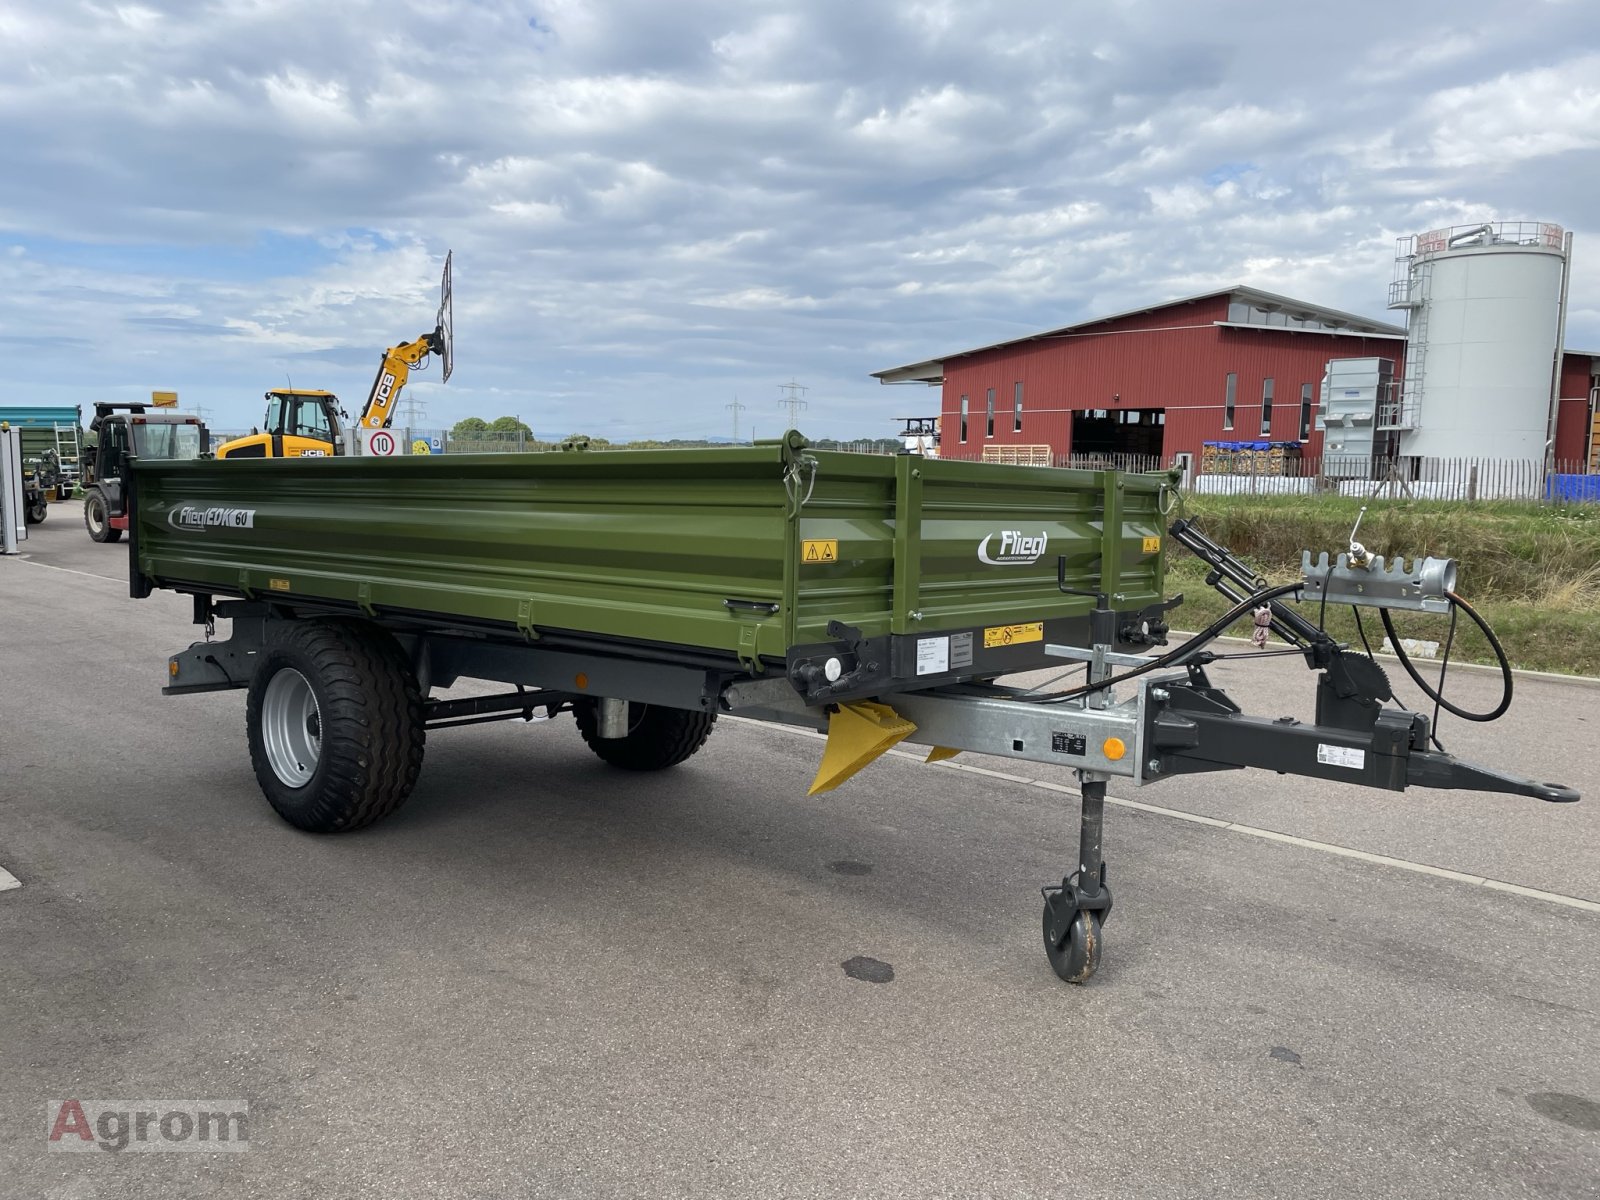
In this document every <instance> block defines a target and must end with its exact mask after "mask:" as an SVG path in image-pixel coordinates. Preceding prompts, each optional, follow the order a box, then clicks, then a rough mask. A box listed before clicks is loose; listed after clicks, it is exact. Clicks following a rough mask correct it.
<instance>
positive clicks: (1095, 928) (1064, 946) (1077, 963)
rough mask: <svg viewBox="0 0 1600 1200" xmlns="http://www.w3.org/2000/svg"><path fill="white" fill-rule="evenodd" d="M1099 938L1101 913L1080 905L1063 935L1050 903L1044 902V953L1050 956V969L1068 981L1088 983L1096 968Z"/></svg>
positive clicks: (1098, 965)
mask: <svg viewBox="0 0 1600 1200" xmlns="http://www.w3.org/2000/svg"><path fill="white" fill-rule="evenodd" d="M1058 939H1059V940H1058ZM1101 941H1102V939H1101V936H1100V914H1098V913H1093V912H1084V911H1083V910H1082V909H1079V910H1078V912H1077V913H1076V915H1074V916H1073V918H1072V924H1071V925H1070V926H1069V927H1068V928H1067V930H1066V936H1065V937H1064V938H1063V937H1062V936H1061V930H1059V929H1058V928H1056V924H1055V921H1054V920H1053V918H1052V915H1051V912H1050V905H1049V904H1048V903H1047V904H1046V905H1045V906H1044V953H1045V957H1046V958H1048V959H1049V960H1050V967H1051V969H1052V970H1054V971H1055V973H1056V974H1057V975H1059V976H1060V977H1061V978H1062V979H1064V980H1066V981H1067V982H1068V983H1087V982H1088V981H1089V977H1090V976H1091V975H1093V974H1094V973H1095V971H1097V970H1099V968H1100V946H1101Z"/></svg>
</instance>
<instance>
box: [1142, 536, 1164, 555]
mask: <svg viewBox="0 0 1600 1200" xmlns="http://www.w3.org/2000/svg"><path fill="white" fill-rule="evenodd" d="M1144 552H1145V553H1146V554H1160V553H1161V539H1160V538H1158V537H1153V538H1145V540H1144Z"/></svg>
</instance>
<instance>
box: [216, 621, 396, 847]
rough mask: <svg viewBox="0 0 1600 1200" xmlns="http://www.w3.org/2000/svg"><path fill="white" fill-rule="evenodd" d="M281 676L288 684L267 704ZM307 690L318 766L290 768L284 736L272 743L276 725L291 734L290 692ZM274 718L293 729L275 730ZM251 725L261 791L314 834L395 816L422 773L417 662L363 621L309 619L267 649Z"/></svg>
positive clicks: (255, 684) (248, 708)
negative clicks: (286, 695)
mask: <svg viewBox="0 0 1600 1200" xmlns="http://www.w3.org/2000/svg"><path fill="white" fill-rule="evenodd" d="M286 673H287V674H286ZM294 674H298V676H299V681H298V682H297V681H295V680H294V679H292V678H291V676H292V675H294ZM279 675H283V676H284V682H283V683H282V684H280V685H279V690H278V691H276V692H274V698H273V699H272V700H269V699H268V692H269V689H272V688H273V680H274V678H276V677H278V676H279ZM302 684H304V685H308V686H309V692H310V697H309V700H308V701H307V702H306V710H307V716H306V721H305V724H306V728H307V729H308V731H311V739H310V741H311V742H312V743H313V744H312V745H310V746H309V753H308V754H306V755H305V756H304V757H309V758H311V759H312V760H313V761H312V762H310V763H305V762H303V761H302V762H299V763H298V764H296V763H293V762H288V763H286V762H285V748H284V742H283V738H282V736H281V733H280V735H279V736H277V737H276V739H274V734H273V732H272V729H271V728H269V726H273V727H274V728H280V729H281V728H287V724H288V723H289V717H288V716H286V715H284V714H285V713H286V712H288V711H289V710H286V709H285V708H284V703H285V702H284V700H283V694H284V693H286V692H287V693H289V694H298V695H301V696H303V695H304V690H303V689H302V687H301V685H302ZM264 710H265V712H266V716H265V717H264V715H263V714H264ZM274 714H278V715H279V716H280V717H281V718H282V719H283V720H284V722H285V723H286V724H285V725H284V726H281V727H279V726H276V725H275V722H274ZM245 722H246V729H247V731H248V733H249V738H250V765H251V766H252V767H253V768H254V769H255V773H256V782H257V783H259V784H260V785H261V791H262V792H263V793H264V794H265V795H266V797H267V801H268V802H269V803H270V804H271V805H272V807H273V808H274V809H276V810H277V813H278V815H279V816H280V817H282V818H283V819H284V820H285V821H287V822H289V824H291V825H293V826H295V827H296V828H297V829H304V830H307V831H308V832H311V833H344V832H346V831H348V830H351V829H360V828H362V827H363V826H365V825H370V824H372V823H373V822H374V821H377V820H379V819H380V818H383V817H386V816H388V815H389V814H390V813H392V812H393V811H394V810H395V809H397V808H399V807H400V806H401V805H402V804H404V803H405V800H406V797H407V796H409V795H410V794H411V789H412V787H413V786H414V785H415V784H416V782H417V774H418V772H420V771H421V770H422V750H423V743H424V740H425V738H426V731H425V730H424V728H423V718H422V693H421V691H420V690H419V689H418V687H417V679H416V676H415V674H413V673H412V670H411V664H410V663H409V662H407V661H406V658H405V655H404V654H403V653H402V652H401V650H400V647H399V645H398V643H396V642H395V640H394V639H393V638H392V637H390V636H389V635H388V634H387V633H385V632H383V631H382V630H381V629H376V628H373V627H372V626H367V625H363V624H361V623H359V622H354V621H336V620H321V621H304V622H301V623H300V624H298V625H296V626H295V627H294V628H293V629H292V630H290V632H289V633H288V634H287V635H286V636H284V637H283V638H282V640H280V641H276V642H274V643H272V644H271V645H269V646H268V647H267V649H266V650H265V651H264V652H263V653H262V656H261V662H260V664H259V665H258V666H257V667H256V670H255V674H254V675H253V676H251V679H250V693H249V697H248V700H247V703H246V705H245ZM269 743H271V744H270V745H269ZM288 758H290V759H293V758H294V755H293V754H292V753H291V754H289V755H288ZM275 761H277V762H278V763H279V764H280V765H279V766H274V762H275ZM297 765H298V767H299V771H300V774H299V775H297V774H296V771H295V767H296V766H297ZM297 780H299V781H298V782H297Z"/></svg>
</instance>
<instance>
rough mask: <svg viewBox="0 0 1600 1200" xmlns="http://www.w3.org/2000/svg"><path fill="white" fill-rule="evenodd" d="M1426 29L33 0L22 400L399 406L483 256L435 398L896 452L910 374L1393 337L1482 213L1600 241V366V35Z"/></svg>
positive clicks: (1544, 10) (2, 192)
mask: <svg viewBox="0 0 1600 1200" xmlns="http://www.w3.org/2000/svg"><path fill="white" fill-rule="evenodd" d="M1393 18H1394V11H1393V8H1392V6H1390V5H1381V4H1376V3H1372V2H1371V0H1359V2H1357V3H1353V4H1351V5H1347V6H1346V8H1345V9H1343V10H1341V12H1340V14H1339V16H1338V19H1337V20H1334V19H1330V17H1329V16H1328V13H1327V10H1325V9H1316V8H1307V7H1305V6H1280V7H1279V8H1277V9H1261V8H1259V7H1257V8H1255V9H1252V10H1250V11H1249V12H1248V13H1244V12H1243V11H1241V12H1240V13H1239V14H1238V15H1237V17H1236V18H1233V19H1229V20H1223V19H1221V18H1219V17H1218V16H1217V15H1216V13H1215V11H1213V10H1211V9H1207V8H1205V6H1194V5H1190V4H1181V3H1178V2H1177V0H1163V2H1156V0H1140V2H1134V0H1128V2H1119V3H1107V4H1102V5H1098V6H1095V7H1094V9H1093V10H1092V13H1089V14H1087V15H1086V13H1085V12H1084V11H1082V10H1080V9H1077V8H1067V7H1063V6H1061V5H1060V4H1059V3H1058V2H1052V0H1020V2H1019V0H1013V2H1010V3H1005V4H1001V3H998V2H997V0H966V2H964V3H954V2H946V0H898V2H886V3H883V4H876V5H866V4H861V3H859V0H851V2H846V0H810V2H808V3H807V4H804V5H801V4H794V3H791V4H783V3H781V2H764V3H758V4H754V5H752V4H750V3H748V0H742V2H738V3H736V2H735V0H690V2H689V3H686V4H681V5H673V6H666V5H660V4H659V3H654V2H652V0H612V2H611V3H608V4H605V5H596V4H592V3H589V2H588V0H531V2H528V3H522V2H516V3H513V2H512V0H428V2H427V3H424V2H423V0H409V2H404V3H399V2H391V0H348V2H347V3H342V4H339V5H328V4H326V3H313V0H163V2H158V0H138V2H136V3H95V4H90V3H84V2H82V0H10V3H8V4H7V5H6V6H5V7H4V9H3V10H0V59H3V61H5V62H6V63H7V64H8V70H7V71H6V72H4V73H0V122H3V123H4V128H6V129H7V130H8V155H7V164H6V166H7V169H6V171H5V172H4V173H3V174H0V244H4V245H6V246H8V247H9V246H15V247H18V248H19V250H20V251H21V252H20V253H15V252H11V251H8V252H7V253H6V254H5V255H0V331H3V332H4V333H5V334H6V335H7V336H10V337H16V336H29V337H30V338H32V339H33V344H32V346H31V348H30V353H28V354H26V355H22V356H13V358H12V360H11V361H12V363H13V370H12V372H11V378H10V379H8V382H7V384H6V385H5V392H6V393H7V394H10V395H14V396H18V397H26V398H50V399H57V400H64V401H66V402H72V401H73V400H77V401H79V402H83V403H87V402H89V401H91V400H92V399H95V398H103V396H104V395H106V394H108V392H115V391H116V390H117V389H125V390H130V391H139V390H141V389H142V390H148V389H149V387H151V386H178V387H179V390H180V392H181V393H182V394H183V395H184V396H185V399H186V400H187V399H189V398H190V397H194V398H196V399H198V400H200V401H202V402H204V403H205V404H207V405H208V406H209V407H211V408H212V409H213V412H214V414H215V415H214V417H213V419H214V420H216V419H218V418H219V417H220V418H221V419H222V423H224V424H226V423H230V422H231V423H233V424H248V423H249V422H250V421H251V420H254V419H255V418H256V413H255V411H254V409H255V406H256V405H257V403H258V399H257V398H258V397H259V395H260V392H261V390H262V388H263V387H264V386H266V385H268V384H270V383H272V382H276V381H277V380H279V379H281V378H282V377H283V376H284V375H285V374H286V373H288V374H292V376H293V377H294V378H295V379H296V380H297V381H303V382H305V383H317V384H321V385H323V386H328V387H331V388H333V389H334V390H336V391H339V392H341V394H344V395H346V396H353V395H359V394H360V393H363V392H364V391H365V388H366V386H367V383H368V382H369V379H370V372H371V367H372V365H373V363H374V362H375V361H376V356H377V354H378V352H379V350H380V349H381V348H382V347H383V346H384V345H386V344H388V343H390V342H393V341H396V340H398V339H401V338H409V337H412V336H415V335H416V334H417V333H419V332H421V330H422V329H423V328H424V327H425V325H426V324H427V322H429V321H430V320H431V318H432V315H433V304H434V295H433V289H434V288H435V286H436V282H437V272H438V264H439V261H440V259H441V258H442V256H443V253H444V250H445V249H446V248H447V247H454V248H455V250H456V275H457V330H458V334H459V337H460V345H459V347H458V349H459V353H458V358H457V366H458V371H457V374H456V376H455V377H454V378H453V379H452V381H451V383H450V384H449V385H447V386H444V387H440V386H438V385H437V384H433V383H431V382H423V383H419V384H418V385H417V388H416V394H417V395H419V396H425V397H426V398H427V399H428V402H429V403H430V405H432V406H433V411H434V412H435V413H436V414H437V415H438V416H439V417H441V418H442V419H445V420H446V421H451V420H454V419H456V418H458V417H460V416H464V415H468V413H470V412H473V411H474V410H479V409H486V408H490V407H492V408H494V409H495V410H496V411H489V412H485V415H490V416H493V415H498V414H499V412H500V411H516V412H520V413H521V414H522V415H523V417H524V418H525V419H529V420H531V421H532V422H533V424H534V425H535V426H536V427H537V428H539V429H541V430H543V431H545V432H551V433H564V432H568V431H569V430H570V429H571V428H573V427H577V426H579V425H583V426H588V427H591V428H597V429H599V428H600V427H602V426H603V430H604V431H606V432H608V435H609V434H615V433H638V434H645V433H652V432H658V433H662V434H664V435H669V436H670V435H672V434H689V433H696V432H700V433H705V432H712V431H716V430H718V429H720V428H721V427H722V425H723V423H724V422H725V421H726V419H727V414H726V413H725V412H724V411H723V409H722V405H723V404H724V403H725V402H726V401H727V399H729V398H731V396H732V395H733V393H735V392H738V393H739V394H740V395H741V397H742V398H743V399H744V401H745V403H747V404H750V405H752V409H753V411H751V412H750V413H748V414H747V415H746V423H747V424H748V421H749V419H750V418H751V417H756V418H757V427H758V429H760V428H761V427H762V426H763V425H765V426H766V431H768V432H776V422H777V419H778V417H777V407H776V399H777V386H776V385H777V384H778V383H780V382H782V381H783V380H784V379H787V378H788V377H789V376H790V375H791V374H792V375H795V376H797V377H800V379H801V382H803V383H809V384H811V385H812V387H813V391H812V393H811V395H810V398H811V409H810V412H809V413H808V421H807V425H808V427H809V428H812V429H814V430H821V431H835V432H840V433H870V432H874V431H876V432H884V431H887V430H888V429H889V428H891V426H890V424H889V422H888V420H887V418H889V417H891V416H895V415H899V414H900V411H901V410H902V409H904V408H905V406H906V404H907V403H908V400H907V397H906V395H905V394H904V393H900V392H896V391H882V390H879V389H877V387H876V385H874V384H871V383H870V381H869V380H868V379H867V373H868V372H870V371H872V370H875V369H878V368H881V367H885V366H889V365H892V364H893V363H895V362H899V361H910V360H913V359H919V358H924V357H927V356H929V355H931V354H936V353H938V352H940V351H943V350H949V349H952V348H956V347H963V346H970V345H973V344H977V343H981V342H983V341H987V340H990V339H991V338H997V337H1001V336H1008V335H1010V334H1015V333H1019V332H1025V331H1027V330H1029V329H1037V328H1044V327H1047V326H1052V325H1058V324H1062V323H1064V322H1066V321H1069V320H1073V319H1077V318H1082V317H1087V316H1092V315H1094V314H1095V313H1097V312H1105V311H1113V310H1116V309H1119V308H1124V307H1130V306H1133V305H1139V304H1146V303H1150V302H1153V301H1157V300H1160V299H1162V298H1164V297H1169V296H1176V295H1181V294H1186V293H1189V292H1193V291H1196V290H1200V289H1202V288H1204V287H1207V286H1212V285H1215V284H1221V283H1230V282H1234V281H1237V280H1241V279H1244V280H1247V281H1249V282H1253V283H1257V284H1259V285H1260V286H1263V287H1268V288H1271V289H1272V290H1275V291H1283V292H1288V293H1289V294H1295V295H1303V296H1304V297H1305V298H1307V299H1311V300H1316V301H1321V302H1324V303H1327V304H1331V305H1335V306H1337V307H1341V308H1346V309H1350V310H1354V311H1358V312H1368V313H1372V314H1374V315H1383V308H1382V305H1383V301H1384V299H1385V290H1386V284H1387V281H1388V274H1389V264H1388V257H1389V255H1390V253H1391V249H1392V242H1391V239H1392V237H1393V236H1394V235H1395V234H1397V233H1409V232H1415V231H1417V230H1419V229H1423V228H1429V227H1432V226H1435V225H1441V224H1449V223H1452V222H1454V221H1458V220H1471V219H1481V218H1483V217H1486V216H1498V217H1503V218H1507V219H1517V218H1531V219H1548V220H1556V221H1564V222H1565V223H1568V224H1574V223H1575V224H1577V226H1578V230H1577V232H1578V239H1579V240H1578V269H1577V270H1576V272H1575V274H1574V277H1573V283H1572V296H1573V303H1572V310H1573V318H1572V319H1573V330H1572V335H1571V340H1572V341H1574V342H1576V343H1579V344H1584V343H1587V344H1600V283H1597V281H1596V274H1597V273H1596V272H1595V271H1594V270H1593V269H1592V268H1591V267H1590V266H1589V262H1590V257H1589V255H1588V251H1587V247H1589V246H1590V245H1591V244H1592V243H1591V240H1590V239H1591V238H1592V237H1595V236H1600V228H1590V227H1591V226H1593V225H1594V223H1593V222H1592V221H1589V217H1588V213H1589V211H1590V209H1591V208H1592V200H1591V197H1592V195H1593V192H1594V188H1595V184H1596V182H1597V180H1596V175H1597V168H1600V146H1597V145H1596V142H1597V141H1600V90H1597V87H1596V85H1595V84H1594V82H1593V81H1594V80H1596V79H1600V70H1597V67H1600V58H1597V56H1595V55H1594V54H1591V53H1587V52H1586V51H1585V50H1584V49H1583V48H1584V47H1587V46H1593V45H1595V44H1597V43H1600V13H1597V12H1596V8H1595V6H1594V5H1589V4H1569V5H1564V6H1562V5H1537V6H1519V7H1518V9H1517V10H1516V11H1515V12H1514V13H1512V12H1509V11H1508V10H1507V8H1506V6H1503V5H1499V4H1495V3H1490V0H1467V2H1466V3H1465V4H1462V3H1453V4H1445V3H1442V2H1441V0H1421V2H1419V3H1418V4H1416V5H1413V6H1411V8H1408V10H1407V12H1406V27H1407V29H1409V30H1411V31H1412V33H1411V34H1410V35H1409V36H1407V37H1405V38H1403V39H1401V40H1395V39H1392V38H1387V37H1375V36H1374V34H1373V31H1374V30H1375V29H1382V28H1385V27H1387V26H1388V25H1390V24H1392V22H1393ZM8 344H9V343H8ZM156 376H159V380H158V381H156V382H152V380H154V379H155V377H156ZM175 377H178V378H175ZM924 399H926V398H924ZM0 402H3V401H0Z"/></svg>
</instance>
